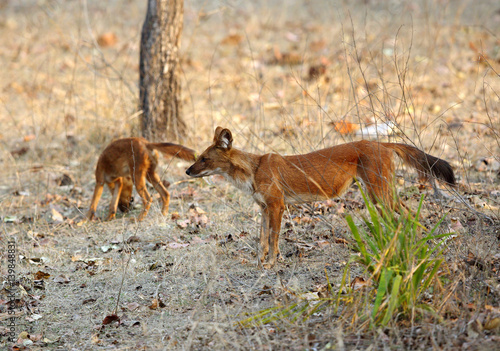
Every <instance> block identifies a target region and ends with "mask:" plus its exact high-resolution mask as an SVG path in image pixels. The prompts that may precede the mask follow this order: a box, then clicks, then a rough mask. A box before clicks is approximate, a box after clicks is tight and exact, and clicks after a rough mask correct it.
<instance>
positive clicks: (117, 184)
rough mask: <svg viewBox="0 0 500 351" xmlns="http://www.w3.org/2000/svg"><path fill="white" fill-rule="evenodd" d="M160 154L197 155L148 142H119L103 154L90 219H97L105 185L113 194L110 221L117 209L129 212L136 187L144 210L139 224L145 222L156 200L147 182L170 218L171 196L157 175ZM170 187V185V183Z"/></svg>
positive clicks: (186, 156)
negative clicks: (147, 186) (152, 203)
mask: <svg viewBox="0 0 500 351" xmlns="http://www.w3.org/2000/svg"><path fill="white" fill-rule="evenodd" d="M158 151H160V152H161V153H163V154H165V155H169V156H174V157H178V158H181V159H183V160H186V161H194V160H195V152H194V151H193V150H191V149H188V148H186V147H184V146H181V145H177V144H172V143H150V142H148V141H147V140H146V139H144V138H125V139H118V140H115V141H113V142H112V143H111V144H109V145H108V146H107V147H106V149H104V151H103V152H102V154H101V156H100V157H99V160H98V161H97V166H96V170H95V178H96V185H95V189H94V195H93V197H92V203H91V205H90V210H89V212H88V214H87V217H88V219H90V220H92V219H94V218H95V212H96V209H97V204H98V202H99V199H100V198H101V195H102V191H103V187H104V184H106V185H107V186H108V187H109V190H110V191H111V193H112V194H113V197H112V199H111V203H110V204H109V214H108V217H107V220H110V219H113V218H114V217H115V214H116V208H117V207H118V208H119V209H120V210H121V211H123V212H126V211H128V210H129V208H130V202H131V199H132V187H133V185H134V184H135V188H136V189H137V192H138V193H139V195H140V196H141V198H142V201H143V204H144V208H143V210H142V213H141V214H140V215H139V218H138V220H139V221H141V220H143V219H144V217H145V216H146V214H147V213H148V211H149V208H150V206H151V202H152V198H151V195H149V192H148V190H147V188H146V179H147V180H148V181H149V182H150V183H151V184H152V185H153V187H154V188H155V189H156V191H158V193H159V194H160V196H161V200H162V203H163V205H162V214H163V215H166V214H167V212H168V206H169V202H170V194H169V193H168V191H167V189H166V187H165V186H164V184H163V183H162V182H161V180H160V177H159V176H158V174H157V173H156V172H155V170H156V166H157V165H158ZM166 184H168V183H166Z"/></svg>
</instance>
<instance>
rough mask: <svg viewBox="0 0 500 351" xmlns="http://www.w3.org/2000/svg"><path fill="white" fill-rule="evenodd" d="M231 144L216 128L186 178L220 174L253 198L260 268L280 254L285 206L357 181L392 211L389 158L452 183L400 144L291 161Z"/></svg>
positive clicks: (447, 171)
mask: <svg viewBox="0 0 500 351" xmlns="http://www.w3.org/2000/svg"><path fill="white" fill-rule="evenodd" d="M232 145H233V137H232V135H231V131H230V130H229V129H223V128H221V127H217V129H216V130H215V135H214V140H213V144H212V145H211V146H210V147H208V148H207V149H206V150H205V151H204V152H203V153H202V154H201V155H200V156H199V157H198V158H197V161H196V162H195V163H194V164H193V165H192V166H191V167H189V168H188V170H187V171H186V173H187V174H188V175H190V176H192V177H204V176H209V175H213V174H221V175H223V176H224V177H225V178H226V179H227V180H229V181H230V182H231V183H233V184H234V185H235V186H236V187H237V188H239V189H241V190H243V191H244V192H246V193H248V194H250V195H252V197H253V198H254V200H255V201H256V202H257V203H258V204H259V206H260V208H261V211H262V224H261V229H260V246H261V251H260V262H261V263H262V264H263V266H264V268H270V267H272V266H273V265H274V264H275V262H276V257H277V256H279V255H280V252H279V247H278V235H279V231H280V227H281V218H282V216H283V211H284V209H285V204H296V203H302V202H310V201H318V200H325V199H328V198H332V197H337V196H340V195H342V193H343V192H345V191H346V190H347V189H348V188H349V187H350V186H351V184H352V183H353V180H354V179H355V178H360V179H362V180H363V182H364V184H365V186H366V190H367V192H368V194H369V196H370V198H371V199H372V200H373V201H375V202H376V201H382V202H384V203H385V204H386V205H388V206H389V207H390V208H394V203H393V196H392V195H393V192H392V186H393V177H394V166H393V163H392V159H393V156H394V154H396V155H398V156H399V157H400V158H401V159H402V160H403V162H404V163H405V164H407V165H409V166H411V167H413V168H415V169H417V171H418V172H419V176H420V177H425V178H428V177H429V176H431V175H432V176H434V177H436V178H439V179H441V180H444V181H445V182H446V183H448V184H449V185H454V184H455V176H454V174H453V170H452V168H451V166H450V164H449V163H448V162H446V161H444V160H441V159H439V158H437V157H434V156H431V155H428V154H426V153H424V152H423V151H421V150H419V149H417V148H415V147H413V146H409V145H405V144H393V143H379V142H375V141H367V140H362V141H355V142H352V143H347V144H343V145H337V146H333V147H330V148H326V149H323V150H319V151H315V152H311V153H309V154H305V155H294V156H280V155H277V154H266V155H254V154H251V153H247V152H244V151H241V150H237V149H234V148H233V147H232ZM266 257H267V260H266Z"/></svg>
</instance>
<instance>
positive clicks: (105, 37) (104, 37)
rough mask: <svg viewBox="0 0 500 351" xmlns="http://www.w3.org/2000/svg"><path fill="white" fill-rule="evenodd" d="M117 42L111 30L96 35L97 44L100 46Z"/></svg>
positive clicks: (112, 44)
mask: <svg viewBox="0 0 500 351" xmlns="http://www.w3.org/2000/svg"><path fill="white" fill-rule="evenodd" d="M117 42H118V37H117V36H116V34H115V33H113V32H108V33H103V34H101V35H99V37H97V44H99V46H100V47H102V48H106V47H110V46H114V45H116V43H117Z"/></svg>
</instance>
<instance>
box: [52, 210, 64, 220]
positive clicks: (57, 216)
mask: <svg viewBox="0 0 500 351" xmlns="http://www.w3.org/2000/svg"><path fill="white" fill-rule="evenodd" d="M50 215H51V217H52V220H53V221H54V222H55V223H62V222H64V217H63V215H62V214H60V213H59V212H58V211H57V210H56V209H55V208H52V210H51V211H50Z"/></svg>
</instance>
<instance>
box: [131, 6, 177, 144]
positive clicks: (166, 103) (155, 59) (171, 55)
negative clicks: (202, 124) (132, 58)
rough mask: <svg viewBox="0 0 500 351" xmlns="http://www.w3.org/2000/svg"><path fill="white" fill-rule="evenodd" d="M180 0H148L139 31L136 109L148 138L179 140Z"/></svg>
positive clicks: (142, 128)
mask: <svg viewBox="0 0 500 351" xmlns="http://www.w3.org/2000/svg"><path fill="white" fill-rule="evenodd" d="M183 15H184V0H148V9H147V13H146V19H145V20H144V24H143V26H142V32H141V49H140V61H139V89H140V92H139V108H140V109H141V110H142V115H141V131H142V135H143V136H144V137H145V138H146V139H148V140H151V141H154V140H160V139H167V140H171V141H174V140H181V139H182V138H183V137H184V136H185V133H186V124H185V123H184V121H183V118H182V101H181V83H180V79H179V68H180V67H179V43H180V37H181V32H182V26H183Z"/></svg>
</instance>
